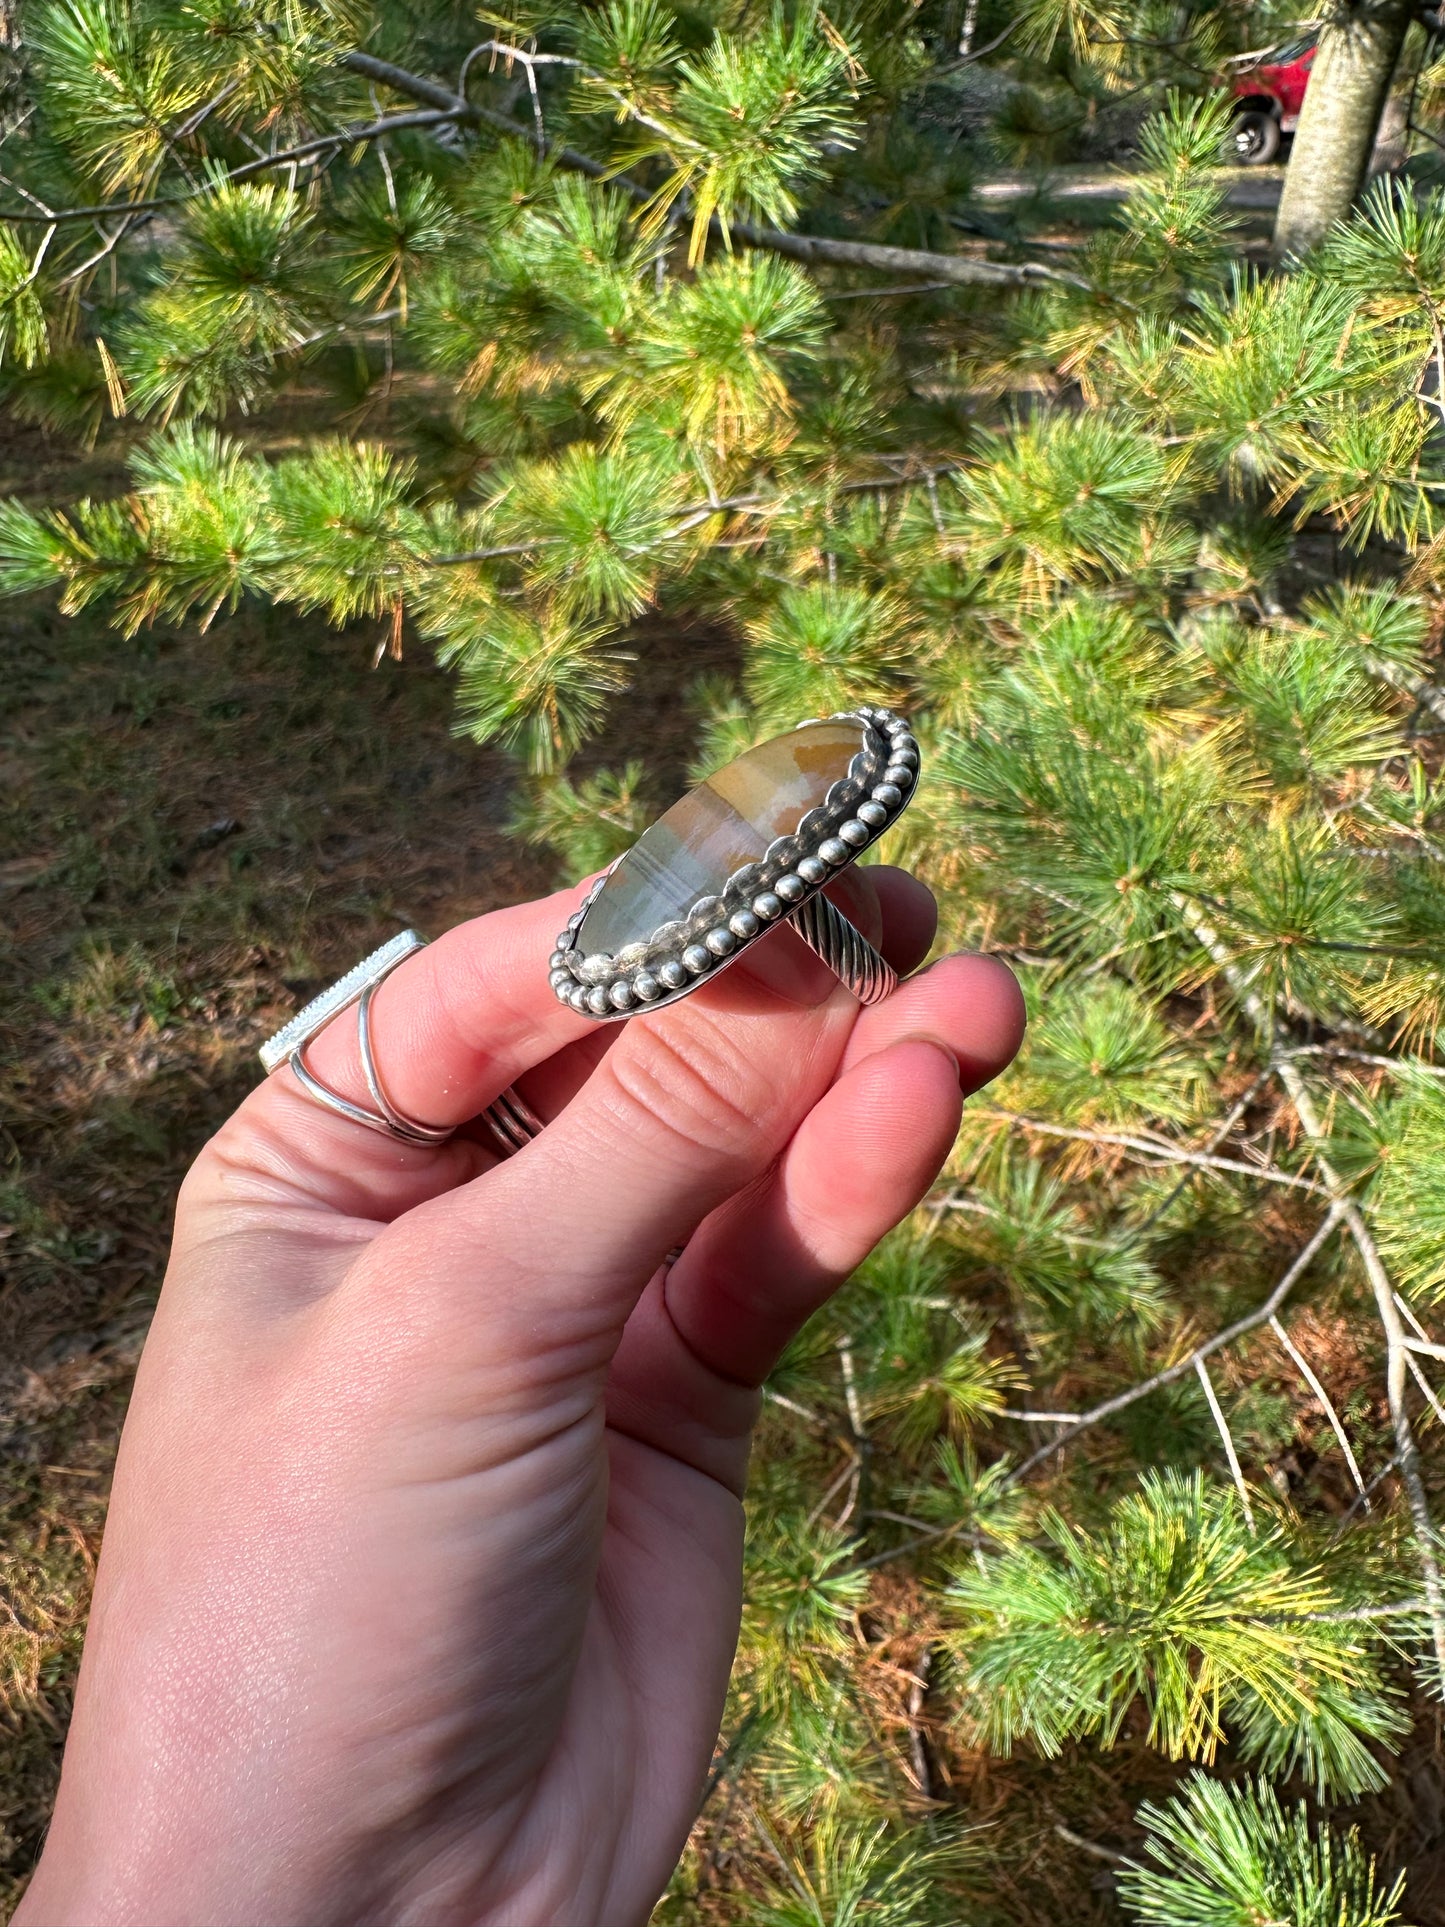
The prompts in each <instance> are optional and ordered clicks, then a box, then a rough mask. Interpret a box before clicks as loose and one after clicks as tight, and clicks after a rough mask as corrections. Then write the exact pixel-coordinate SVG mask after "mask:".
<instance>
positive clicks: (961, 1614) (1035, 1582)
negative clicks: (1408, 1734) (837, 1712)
mask: <svg viewBox="0 0 1445 1927" xmlns="http://www.w3.org/2000/svg"><path fill="white" fill-rule="evenodd" d="M1041 1524H1042V1527H1043V1532H1044V1536H1045V1539H1046V1541H1047V1545H1048V1548H1049V1549H1048V1550H1047V1551H1045V1550H1042V1549H1039V1548H1035V1547H1031V1546H1030V1547H1021V1548H1019V1549H1018V1550H1016V1551H1012V1552H1008V1553H1005V1554H1003V1555H1002V1556H1000V1557H998V1558H996V1559H994V1560H992V1561H991V1562H987V1563H985V1564H984V1565H983V1566H981V1567H980V1568H979V1569H978V1570H976V1571H970V1570H968V1569H967V1568H965V1569H964V1570H963V1571H962V1572H961V1573H960V1574H959V1576H958V1578H957V1579H956V1580H955V1582H954V1584H953V1586H952V1588H951V1592H950V1598H951V1601H952V1605H953V1609H954V1616H955V1621H956V1626H957V1632H956V1635H955V1638H956V1642H957V1647H958V1651H959V1653H960V1656H961V1659H962V1662H963V1664H964V1666H965V1668H966V1686H967V1693H968V1697H967V1698H966V1700H965V1706H966V1709H967V1711H968V1714H969V1716H970V1717H971V1718H972V1719H973V1720H975V1721H976V1722H977V1724H978V1726H979V1728H980V1729H981V1731H982V1732H983V1733H984V1734H985V1735H986V1736H987V1738H988V1740H989V1742H990V1743H991V1744H992V1745H995V1746H999V1747H1002V1748H1004V1749H1006V1750H1007V1749H1009V1748H1011V1747H1013V1746H1014V1745H1016V1744H1017V1743H1018V1741H1019V1740H1020V1739H1022V1738H1025V1737H1027V1738H1029V1739H1030V1740H1032V1741H1033V1743H1034V1744H1035V1745H1036V1746H1038V1747H1039V1748H1040V1749H1041V1750H1042V1751H1043V1752H1045V1753H1046V1754H1052V1753H1056V1752H1058V1750H1059V1749H1060V1748H1061V1747H1062V1746H1063V1744H1064V1743H1065V1741H1066V1740H1068V1739H1070V1738H1073V1737H1075V1736H1076V1735H1079V1734H1089V1735H1094V1736H1097V1737H1098V1738H1099V1739H1100V1740H1101V1741H1102V1742H1103V1744H1104V1745H1106V1746H1108V1745H1112V1744H1113V1743H1114V1742H1115V1740H1116V1739H1117V1738H1118V1736H1119V1733H1120V1730H1121V1728H1122V1726H1123V1723H1124V1721H1125V1719H1126V1717H1127V1716H1128V1714H1129V1711H1130V1709H1131V1708H1132V1707H1133V1706H1134V1705H1135V1704H1136V1703H1138V1704H1139V1705H1140V1706H1141V1707H1142V1710H1143V1713H1144V1716H1145V1717H1146V1719H1147V1722H1148V1732H1149V1738H1150V1740H1151V1742H1152V1743H1153V1744H1155V1745H1157V1746H1159V1747H1160V1748H1161V1749H1162V1750H1163V1751H1164V1752H1166V1753H1167V1754H1169V1756H1170V1757H1171V1758H1175V1759H1178V1758H1181V1757H1184V1758H1190V1759H1201V1758H1202V1759H1211V1758H1213V1756H1214V1752H1215V1749H1216V1747H1217V1746H1218V1745H1219V1743H1220V1741H1221V1739H1223V1737H1224V1733H1225V1725H1224V1722H1225V1721H1226V1720H1227V1719H1228V1718H1229V1717H1231V1715H1237V1714H1241V1713H1242V1714H1243V1716H1244V1718H1245V1720H1246V1722H1249V1721H1251V1720H1252V1721H1253V1722H1254V1723H1255V1726H1256V1730H1257V1729H1258V1727H1259V1725H1261V1724H1262V1723H1263V1718H1264V1715H1265V1714H1266V1713H1267V1714H1268V1715H1269V1716H1272V1718H1273V1720H1274V1721H1275V1722H1276V1723H1277V1724H1278V1725H1279V1726H1281V1727H1288V1726H1290V1725H1292V1724H1294V1723H1296V1722H1298V1721H1300V1720H1304V1719H1307V1720H1310V1721H1312V1722H1313V1723H1314V1726H1315V1737H1314V1738H1313V1740H1312V1741H1306V1740H1304V1739H1301V1740H1300V1741H1299V1742H1297V1744H1296V1748H1295V1751H1296V1756H1297V1757H1298V1758H1299V1759H1301V1760H1302V1761H1303V1760H1305V1759H1308V1762H1309V1765H1310V1767H1311V1769H1312V1771H1313V1772H1314V1773H1315V1776H1316V1778H1317V1779H1318V1780H1319V1781H1320V1783H1321V1784H1322V1785H1323V1786H1326V1787H1328V1788H1329V1789H1330V1790H1331V1791H1343V1792H1349V1791H1354V1790H1358V1788H1359V1787H1360V1786H1361V1785H1362V1784H1364V1785H1371V1784H1377V1783H1378V1781H1377V1778H1376V1776H1375V1775H1374V1774H1373V1773H1372V1772H1370V1771H1369V1769H1366V1770H1365V1771H1364V1772H1363V1773H1362V1771H1361V1766H1362V1762H1363V1761H1364V1760H1367V1759H1368V1755H1367V1754H1365V1752H1364V1749H1363V1748H1362V1747H1361V1746H1360V1744H1359V1740H1358V1738H1357V1737H1356V1735H1357V1734H1359V1733H1363V1735H1364V1736H1365V1737H1368V1738H1379V1737H1387V1736H1390V1735H1392V1734H1397V1733H1398V1731H1399V1728H1398V1724H1397V1723H1396V1722H1394V1721H1393V1720H1392V1718H1391V1709H1390V1707H1389V1705H1388V1702H1384V1703H1382V1702H1381V1699H1380V1693H1379V1688H1378V1686H1376V1689H1375V1692H1374V1693H1373V1695H1368V1696H1367V1695H1366V1694H1364V1693H1363V1692H1361V1691H1360V1689H1359V1688H1358V1687H1357V1688H1356V1690H1355V1692H1354V1693H1346V1692H1342V1691H1340V1690H1339V1689H1340V1687H1341V1685H1342V1683H1343V1682H1344V1681H1345V1680H1346V1679H1348V1678H1350V1677H1351V1676H1352V1675H1353V1676H1354V1677H1356V1678H1358V1677H1359V1674H1358V1657H1359V1656H1358V1654H1356V1653H1352V1651H1351V1642H1350V1638H1349V1633H1348V1628H1347V1627H1341V1626H1338V1625H1334V1624H1329V1623H1323V1622H1324V1621H1326V1620H1327V1619H1328V1616H1329V1614H1330V1612H1331V1610H1332V1609H1336V1610H1337V1609H1338V1606H1339V1601H1338V1600H1337V1598H1336V1596H1335V1595H1334V1594H1333V1593H1332V1592H1331V1589H1330V1587H1329V1585H1328V1583H1327V1582H1326V1580H1325V1578H1324V1576H1323V1574H1322V1573H1321V1571H1320V1570H1319V1569H1318V1568H1317V1567H1316V1566H1314V1565H1313V1564H1312V1563H1308V1562H1305V1561H1303V1560H1302V1559H1301V1558H1300V1556H1299V1554H1298V1552H1296V1551H1295V1550H1294V1549H1293V1548H1292V1547H1291V1544H1290V1540H1289V1535H1288V1532H1287V1530H1286V1528H1285V1526H1284V1525H1283V1524H1282V1523H1281V1524H1277V1525H1274V1526H1272V1527H1271V1528H1269V1529H1267V1530H1265V1531H1263V1532H1254V1531H1252V1530H1251V1529H1250V1527H1249V1524H1248V1521H1247V1520H1246V1519H1245V1517H1244V1513H1243V1510H1242V1507H1241V1506H1240V1503H1239V1501H1238V1499H1237V1498H1236V1497H1235V1495H1234V1494H1233V1493H1230V1492H1221V1491H1218V1490H1212V1489H1211V1488H1210V1487H1208V1486H1207V1485H1206V1484H1205V1483H1204V1481H1203V1478H1202V1476H1201V1475H1200V1474H1198V1473H1195V1474H1193V1475H1191V1476H1189V1477H1181V1476H1180V1475H1178V1474H1164V1475H1162V1476H1160V1475H1156V1474H1147V1475H1146V1476H1145V1477H1144V1479H1143V1480H1142V1482H1141V1484H1140V1488H1139V1490H1138V1492H1137V1493H1133V1494H1131V1495H1129V1496H1128V1497H1126V1498H1124V1499H1122V1500H1120V1501H1119V1502H1118V1503H1117V1504H1116V1505H1115V1506H1114V1507H1113V1509H1112V1511H1111V1514H1110V1518H1109V1523H1108V1526H1107V1528H1106V1529H1105V1530H1104V1531H1102V1532H1099V1533H1089V1532H1086V1531H1083V1530H1082V1529H1080V1528H1079V1527H1078V1526H1076V1525H1073V1524H1071V1523H1070V1522H1069V1521H1068V1520H1066V1519H1064V1518H1063V1517H1062V1516H1060V1515H1059V1514H1058V1513H1057V1512H1050V1513H1047V1514H1045V1515H1044V1518H1043V1519H1042V1521H1041ZM1352 1662H1353V1664H1352ZM1326 1727H1328V1735H1327V1736H1326ZM1286 1750H1287V1749H1286V1748H1285V1747H1283V1746H1281V1747H1279V1748H1278V1754H1279V1755H1283V1754H1284V1753H1285V1752H1286ZM1282 1763H1283V1760H1282V1758H1279V1757H1277V1759H1276V1762H1275V1764H1276V1765H1279V1764H1282ZM1370 1765H1371V1766H1373V1762H1371V1763H1370ZM1337 1775H1338V1777H1336V1776H1337Z"/></svg>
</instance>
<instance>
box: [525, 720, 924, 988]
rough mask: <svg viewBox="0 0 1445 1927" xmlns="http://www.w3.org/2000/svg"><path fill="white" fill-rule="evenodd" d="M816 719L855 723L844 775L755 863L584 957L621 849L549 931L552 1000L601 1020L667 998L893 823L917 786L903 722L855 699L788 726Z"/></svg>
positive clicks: (700, 978)
mask: <svg viewBox="0 0 1445 1927" xmlns="http://www.w3.org/2000/svg"><path fill="white" fill-rule="evenodd" d="M819 722H827V723H840V722H847V723H857V725H858V729H859V738H860V740H859V746H858V752H857V754H856V755H855V756H854V758H853V760H852V762H851V763H850V764H849V766H848V774H847V775H846V776H843V777H840V778H839V779H838V781H837V782H835V783H834V784H833V785H832V787H831V788H830V789H829V791H828V793H827V795H826V797H825V798H824V799H823V801H822V803H821V804H819V805H818V806H817V808H815V809H812V810H810V811H809V812H808V814H807V815H806V816H805V817H804V818H803V820H802V822H801V823H800V824H799V825H798V828H797V830H796V831H795V832H794V834H793V835H792V836H781V837H778V838H777V839H776V840H775V841H774V842H773V843H771V844H770V845H769V846H768V848H767V850H766V851H765V852H764V854H763V856H762V857H761V858H759V860H758V861H757V862H756V863H746V864H744V865H743V866H742V868H741V869H738V870H734V871H733V873H732V875H731V876H730V877H729V878H728V880H727V882H726V883H725V884H724V885H723V887H722V889H721V891H720V892H719V893H718V894H717V895H716V896H710V897H701V898H699V900H698V901H697V902H696V903H694V904H693V906H692V908H691V909H690V910H689V911H688V913H687V915H686V916H685V917H682V918H679V919H677V920H676V921H673V922H669V923H664V924H661V925H659V926H658V928H657V929H655V930H654V931H653V932H652V933H651V935H650V936H649V937H647V938H646V939H645V940H643V941H639V942H637V943H631V944H628V945H627V946H626V947H625V948H624V949H623V950H620V951H619V952H618V953H617V955H616V956H607V955H605V954H602V953H597V954H594V955H593V956H590V957H587V956H583V955H582V953H581V952H580V951H579V950H578V948H577V934H578V931H579V930H580V928H581V925H582V919H583V918H584V917H585V916H586V914H587V912H588V911H589V910H590V909H591V907H592V905H593V903H594V902H595V901H596V898H597V896H598V893H599V892H600V891H601V889H602V886H603V884H604V883H605V882H606V881H607V878H608V877H609V876H611V874H612V871H613V870H615V869H616V868H617V866H618V864H620V863H625V862H626V861H627V853H626V852H625V851H624V853H623V854H622V855H621V856H620V857H618V859H617V862H616V863H614V864H613V865H612V866H611V869H609V870H607V871H606V872H605V874H604V875H602V876H600V877H599V878H598V879H597V881H596V883H594V884H593V886H592V888H591V889H590V890H589V891H588V893H587V896H586V898H585V899H584V900H583V902H582V904H581V906H580V908H579V909H577V910H576V911H574V913H573V914H572V916H571V917H569V918H568V920H567V928H566V929H565V930H564V931H563V932H562V933H561V935H560V936H559V937H558V939H557V947H556V949H555V950H554V951H553V952H552V956H551V959H550V962H549V966H548V968H549V971H550V975H551V983H552V989H553V992H554V994H555V995H556V997H557V999H558V1001H559V1002H561V1003H564V1004H570V1005H571V1006H572V1008H573V1009H574V1010H576V1011H577V1012H579V1014H581V1015H582V1016H585V1017H591V1018H593V1019H594V1020H595V1021H596V1022H598V1023H604V1024H605V1023H620V1022H621V1021H622V1020H623V1019H624V1018H627V1017H636V1016H639V1015H640V1014H641V1013H642V1012H643V1011H645V1010H661V1009H663V1008H664V1007H665V1006H666V1005H668V1004H673V1003H676V1002H677V1001H678V1000H679V999H680V998H682V997H686V996H687V995H688V993H689V992H690V991H693V990H696V989H697V987H698V985H699V984H703V983H707V982H708V981H709V980H710V979H711V978H713V977H715V976H716V975H717V974H718V972H719V971H720V970H725V969H726V968H727V966H728V965H729V964H731V963H736V961H737V959H738V958H739V957H740V956H741V955H742V954H743V952H744V951H745V950H746V949H747V948H748V947H749V945H750V944H754V943H756V942H757V941H758V939H759V938H760V937H764V936H766V935H767V933H768V931H769V930H770V929H771V928H772V927H773V925H774V924H775V923H781V922H782V921H783V919H784V918H785V917H787V916H788V915H789V914H790V913H791V912H792V911H794V910H796V909H798V908H799V906H800V905H802V904H804V903H807V902H808V901H809V899H810V898H812V897H815V896H817V894H818V892H819V891H820V890H821V889H822V887H823V885H824V884H825V883H826V882H828V880H829V879H830V878H831V877H835V876H838V875H840V874H841V873H842V872H843V871H844V870H846V869H847V868H848V866H849V864H850V863H855V862H856V861H857V860H858V858H859V857H860V856H861V855H862V854H863V852H864V850H866V849H867V848H868V847H869V845H870V844H872V843H876V842H877V840H878V838H879V837H880V836H882V835H883V834H884V833H885V831H887V830H889V829H891V828H892V826H893V824H894V823H896V822H897V820H898V818H899V817H900V816H901V815H902V814H903V812H904V810H905V809H907V807H908V805H909V803H910V802H911V801H912V799H913V796H914V793H915V791H916V790H917V787H918V765H919V750H918V744H917V742H916V741H915V740H914V737H913V733H912V731H911V730H910V729H909V727H908V724H907V723H906V722H905V721H904V720H903V718H902V717H899V716H895V715H894V714H893V713H892V711H891V710H887V709H869V708H861V707H860V708H858V709H849V710H840V711H838V712H837V713H836V714H834V715H832V716H810V717H808V718H807V719H806V721H805V722H803V723H799V724H798V725H797V727H798V728H799V729H803V728H806V727H807V726H808V724H811V723H819Z"/></svg>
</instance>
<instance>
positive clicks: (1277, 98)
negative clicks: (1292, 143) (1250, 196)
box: [1231, 34, 1317, 167]
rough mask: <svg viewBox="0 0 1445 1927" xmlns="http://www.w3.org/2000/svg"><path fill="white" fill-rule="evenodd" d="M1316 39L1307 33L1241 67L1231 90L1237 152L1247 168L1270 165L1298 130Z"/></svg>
mask: <svg viewBox="0 0 1445 1927" xmlns="http://www.w3.org/2000/svg"><path fill="white" fill-rule="evenodd" d="M1316 39H1317V36H1316V35H1315V34H1309V35H1307V36H1305V37H1304V38H1303V39H1300V40H1291V41H1288V42H1287V43H1286V44H1285V45H1284V46H1282V47H1270V48H1267V49H1266V51H1265V52H1264V53H1262V54H1260V55H1258V56H1251V57H1250V58H1251V59H1252V60H1253V64H1252V65H1249V66H1244V65H1241V66H1240V67H1239V68H1238V69H1237V71H1236V72H1235V75H1234V79H1233V81H1232V83H1231V84H1232V86H1233V88H1234V94H1235V102H1236V105H1235V113H1234V153H1235V158H1236V159H1237V160H1238V161H1239V162H1240V163H1241V165H1242V166H1244V167H1258V166H1260V165H1262V163H1263V162H1265V161H1272V160H1273V159H1274V157H1275V155H1276V154H1277V153H1278V152H1279V144H1280V142H1281V141H1282V140H1283V138H1284V136H1285V135H1286V134H1292V133H1293V132H1294V130H1295V128H1296V127H1298V125H1299V110H1300V103H1301V102H1302V101H1303V99H1304V97H1305V88H1306V87H1308V85H1309V80H1310V68H1311V67H1312V66H1313V64H1314V58H1315V42H1316Z"/></svg>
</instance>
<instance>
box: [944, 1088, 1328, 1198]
mask: <svg viewBox="0 0 1445 1927" xmlns="http://www.w3.org/2000/svg"><path fill="white" fill-rule="evenodd" d="M973 1115H974V1116H975V1117H996V1118H999V1119H1001V1120H1002V1121H1004V1122H1006V1123H1009V1124H1017V1125H1019V1126H1021V1127H1022V1128H1023V1129H1024V1130H1026V1131H1037V1132H1038V1133H1039V1134H1040V1135H1041V1136H1043V1137H1062V1138H1071V1139H1073V1140H1074V1141H1075V1142H1077V1143H1081V1144H1101V1145H1106V1146H1110V1147H1114V1148H1117V1149H1119V1150H1121V1151H1128V1152H1130V1153H1131V1154H1132V1155H1133V1156H1134V1157H1136V1158H1147V1159H1149V1160H1150V1161H1151V1162H1152V1163H1154V1164H1156V1165H1159V1166H1168V1165H1171V1164H1191V1165H1196V1166H1198V1167H1199V1168H1200V1169H1201V1170H1205V1171H1233V1172H1236V1173H1237V1174H1238V1175H1240V1176H1242V1177H1249V1178H1260V1179H1262V1180H1263V1181H1264V1182H1265V1183H1267V1184H1284V1185H1289V1186H1291V1187H1292V1188H1293V1189H1294V1190H1297V1191H1323V1190H1324V1189H1325V1187H1324V1185H1322V1184H1320V1183H1318V1182H1317V1181H1316V1180H1315V1179H1314V1178H1306V1177H1302V1176H1301V1175H1300V1174H1299V1173H1298V1172H1296V1171H1283V1170H1281V1169H1280V1167H1279V1166H1278V1165H1277V1164H1270V1163H1268V1162H1267V1161H1266V1162H1261V1163H1259V1164H1251V1163H1248V1162H1246V1161H1245V1160H1244V1159H1242V1158H1221V1157H1215V1156H1213V1155H1212V1154H1211V1153H1209V1152H1207V1151H1189V1150H1186V1149H1185V1148H1184V1147H1183V1146H1182V1145H1179V1144H1171V1143H1170V1141H1169V1139H1168V1138H1165V1137H1148V1136H1134V1135H1130V1134H1127V1133H1125V1132H1122V1131H1086V1130H1083V1129H1081V1128H1080V1127H1078V1126H1076V1125H1070V1124H1050V1123H1047V1122H1045V1120H1044V1119H1042V1118H1037V1117H1025V1116H1023V1115H1022V1113H1020V1112H1018V1111H1005V1110H1001V1109H1000V1108H999V1107H998V1106H996V1105H980V1106H979V1107H978V1108H977V1109H976V1110H975V1111H974V1113H973Z"/></svg>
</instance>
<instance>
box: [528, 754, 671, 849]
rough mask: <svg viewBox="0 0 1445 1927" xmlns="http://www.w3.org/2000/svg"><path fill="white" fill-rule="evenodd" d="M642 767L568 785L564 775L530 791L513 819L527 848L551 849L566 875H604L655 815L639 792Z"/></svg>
mask: <svg viewBox="0 0 1445 1927" xmlns="http://www.w3.org/2000/svg"><path fill="white" fill-rule="evenodd" d="M643 784H644V775H643V766H642V764H641V763H636V762H633V763H628V764H626V765H625V767H624V768H622V769H621V770H617V771H614V770H606V769H604V770H599V771H598V772H597V774H596V775H595V776H584V777H583V778H582V779H581V780H580V781H579V782H576V783H573V782H571V781H570V780H569V779H568V778H567V777H565V776H559V777H556V778H554V779H553V780H552V781H551V782H546V783H539V784H537V785H536V786H535V787H534V788H532V789H531V790H529V791H528V792H527V794H526V796H525V797H524V799H523V801H522V802H521V803H520V804H519V805H518V807H517V809H516V811H515V812H514V814H513V817H512V829H513V831H514V832H515V833H516V834H517V835H518V836H520V837H524V838H525V839H526V841H527V842H528V843H545V844H548V845H550V846H551V848H553V849H554V850H555V851H556V852H557V854H558V856H559V857H560V858H561V860H562V864H563V866H564V868H565V870H566V871H567V873H568V874H569V875H570V876H590V875H591V874H592V872H593V871H594V870H605V869H606V867H607V865H608V864H609V863H611V862H612V861H613V860H614V858H616V857H619V856H621V854H622V852H623V851H624V850H625V849H626V848H627V847H628V846H629V844H632V843H635V842H636V840H637V838H638V837H639V836H640V835H641V834H642V832H643V831H644V830H645V829H646V828H647V825H648V822H649V821H650V820H651V817H652V816H653V815H654V814H655V812H654V811H653V810H652V809H651V808H650V807H649V805H648V802H647V799H646V796H645V794H644V793H643Z"/></svg>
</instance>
